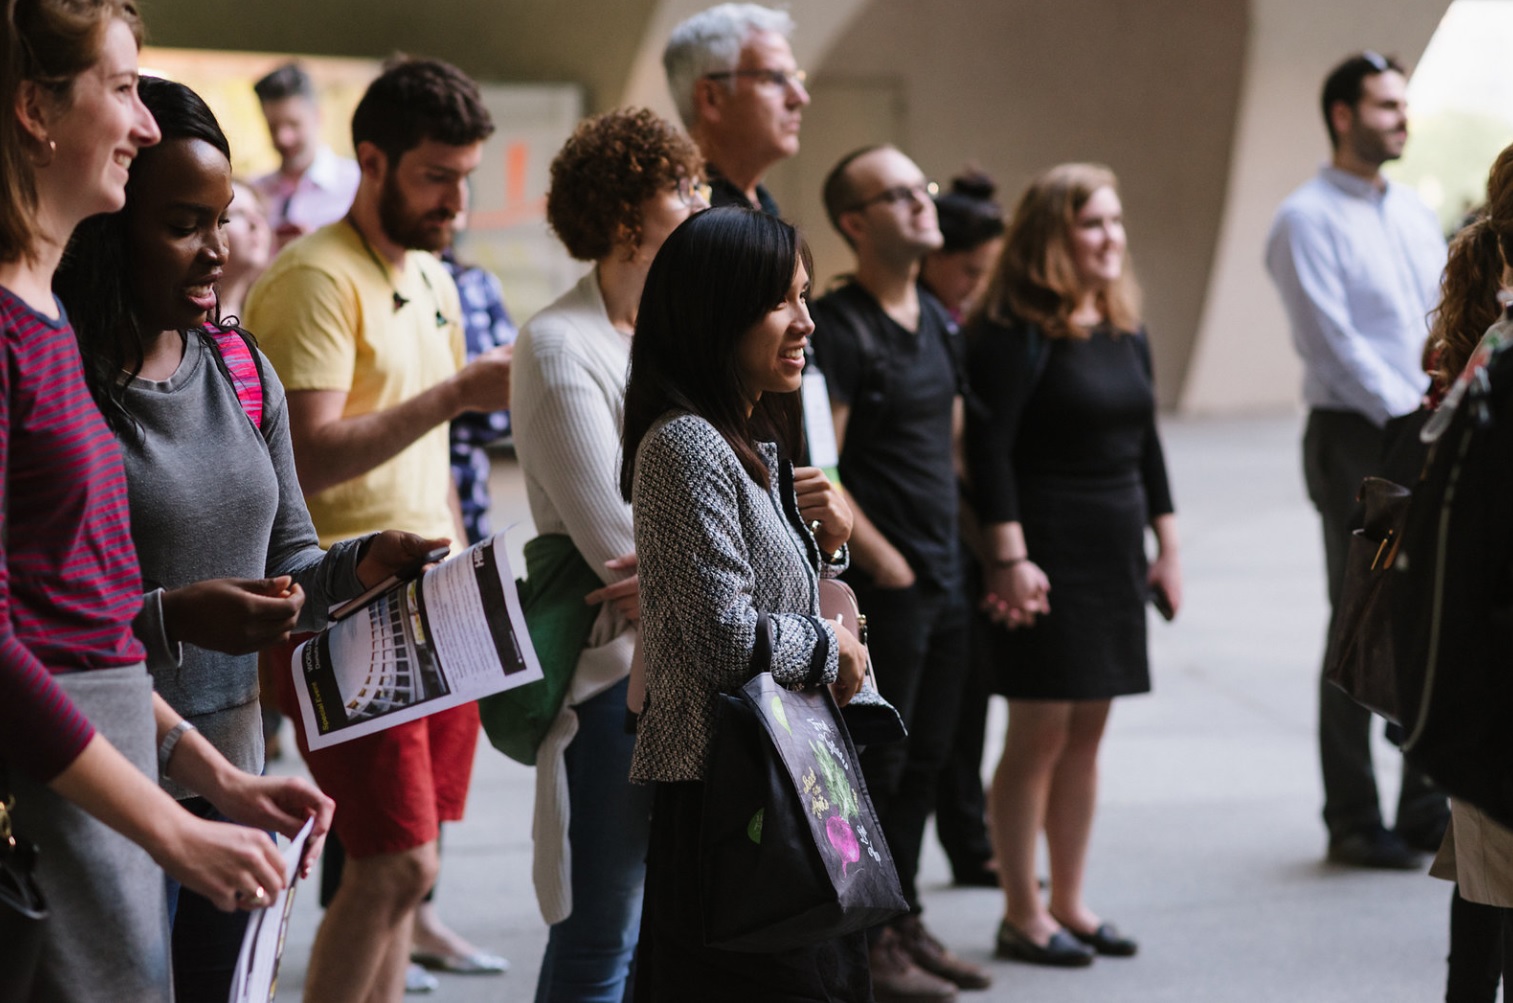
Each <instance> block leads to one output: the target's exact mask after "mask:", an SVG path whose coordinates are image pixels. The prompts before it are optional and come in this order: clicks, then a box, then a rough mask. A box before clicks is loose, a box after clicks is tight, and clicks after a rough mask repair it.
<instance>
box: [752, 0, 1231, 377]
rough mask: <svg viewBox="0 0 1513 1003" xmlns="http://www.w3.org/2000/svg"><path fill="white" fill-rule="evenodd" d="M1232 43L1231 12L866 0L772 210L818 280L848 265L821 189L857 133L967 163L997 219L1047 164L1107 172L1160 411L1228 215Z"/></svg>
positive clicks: (916, 153) (931, 168) (920, 156)
mask: <svg viewBox="0 0 1513 1003" xmlns="http://www.w3.org/2000/svg"><path fill="white" fill-rule="evenodd" d="M1245 30H1246V16H1245V4H1244V2H1243V0H1204V2H1197V0H1147V2H1144V3H1140V4H1114V3H1107V2H1105V0H1064V2H1060V3H1056V4H1048V3H1043V2H1038V0H943V2H938V3H930V4H921V3H918V2H916V0H873V2H872V3H871V4H869V5H868V6H867V8H866V10H865V12H864V13H863V14H861V15H860V16H858V17H856V18H854V19H853V20H852V22H851V24H850V26H849V28H848V29H847V30H846V31H844V32H843V33H842V34H841V35H840V36H839V37H838V38H837V40H836V42H835V44H834V46H833V47H832V48H831V50H830V52H829V53H828V54H827V55H826V56H825V57H824V59H823V61H822V62H821V63H820V64H819V66H818V67H817V72H815V74H814V77H815V88H814V91H815V105H814V107H813V108H812V110H811V113H810V114H809V115H808V117H807V118H806V124H805V131H804V138H803V149H802V150H801V152H800V153H799V156H798V157H797V158H795V163H794V164H793V166H792V167H790V168H785V170H784V171H780V172H778V174H777V178H776V182H775V184H774V189H775V194H777V195H778V198H779V201H780V202H781V203H782V205H783V207H784V210H785V211H787V212H791V213H792V214H794V215H795V216H796V217H797V218H799V219H800V220H801V221H802V222H804V223H806V224H807V228H808V230H809V231H810V234H811V239H812V240H813V241H814V243H815V245H816V252H817V257H818V258H819V262H818V267H817V271H818V272H819V274H820V275H822V276H823V275H827V274H830V273H833V272H835V271H838V270H841V269H842V268H844V267H847V266H849V260H848V258H847V256H846V255H845V254H844V251H843V249H841V247H840V244H839V242H838V241H836V240H835V239H834V238H833V237H831V236H830V235H829V232H828V224H827V223H826V222H825V221H824V215H823V210H822V209H821V206H820V201H819V185H818V181H817V179H818V178H820V177H823V175H824V173H825V171H826V170H828V168H829V166H830V165H831V164H832V163H833V162H834V161H835V160H836V159H837V158H838V157H839V155H840V154H841V153H843V152H845V150H846V149H849V148H851V147H853V146H855V145H857V140H859V139H861V138H862V137H860V136H858V135H856V133H857V132H858V130H857V128H856V125H857V123H880V122H888V121H890V120H891V124H892V131H891V133H890V134H886V135H873V136H870V137H867V138H869V139H870V140H871V141H877V140H892V141H894V142H896V143H898V144H899V145H900V146H901V147H902V148H903V149H904V150H905V152H907V153H909V154H910V155H911V156H913V157H914V159H915V160H916V161H918V162H919V164H920V166H921V167H922V168H923V169H924V170H925V172H926V174H928V175H930V176H931V177H934V178H937V179H939V180H941V181H943V182H944V181H945V180H947V179H948V178H949V177H950V176H951V175H952V174H953V173H955V172H956V171H958V170H959V169H960V168H961V167H962V165H963V164H964V163H965V162H966V161H968V160H975V161H977V162H978V163H979V164H981V165H982V166H983V167H984V168H985V169H986V170H987V171H988V172H989V173H991V174H992V175H994V177H996V178H997V179H998V181H999V184H1000V190H1001V195H1002V198H1003V199H1004V200H1005V202H1006V203H1010V204H1012V201H1013V200H1014V199H1015V198H1016V197H1017V195H1018V193H1019V191H1020V190H1021V189H1022V188H1023V187H1024V185H1025V184H1026V183H1027V182H1028V181H1029V180H1030V178H1031V177H1033V176H1034V175H1035V174H1036V173H1037V172H1039V171H1040V170H1042V169H1043V168H1046V167H1049V166H1051V165H1053V164H1056V163H1060V162H1062V161H1067V160H1095V161H1101V162H1103V163H1106V164H1108V165H1110V166H1111V167H1113V169H1114V170H1115V171H1116V172H1117V173H1118V174H1119V176H1120V179H1121V182H1122V185H1123V194H1124V203H1125V210H1126V215H1127V217H1128V228H1129V233H1130V247H1131V253H1132V256H1133V260H1134V262H1135V267H1136V270H1137V274H1138V275H1139V277H1140V279H1141V281H1142V283H1143V285H1144V286H1145V288H1146V290H1147V293H1148V295H1147V318H1148V323H1149V326H1150V330H1151V333H1152V338H1153V342H1154V346H1155V350H1156V366H1157V382H1158V386H1159V388H1160V390H1161V393H1162V399H1163V401H1164V402H1166V403H1168V404H1170V403H1172V402H1174V401H1175V400H1176V396H1177V391H1178V390H1179V388H1180V386H1181V378H1182V374H1183V371H1184V368H1185V361H1186V359H1187V357H1188V354H1189V351H1190V346H1191V343H1192V341H1193V338H1194V336H1195V333H1196V331H1197V327H1198V321H1199V317H1200V314H1201V311H1202V303H1203V294H1204V291H1205V286H1206V282H1207V276H1208V263H1209V260H1210V257H1211V255H1212V251H1213V248H1214V243H1215V238H1216V235H1217V230H1218V219H1219V215H1220V212H1221V210H1222V207H1223V204H1224V195H1225V191H1224V184H1225V179H1226V177H1227V173H1228V167H1229V154H1230V149H1231V146H1232V126H1233V110H1234V107H1235V103H1236V101H1237V100H1238V96H1239V88H1240V76H1241V73H1240V70H1241V62H1242V59H1243V54H1244V51H1245ZM827 123H828V124H829V126H827ZM822 127H835V128H838V129H841V130H843V131H844V132H845V133H847V135H846V137H845V141H844V142H842V143H836V142H833V141H832V138H831V137H829V136H827V135H825V134H824V132H823V129H822ZM816 161H817V162H816ZM795 177H796V178H797V179H800V180H801V183H798V184H794V183H791V182H792V181H793V180H794V179H795Z"/></svg>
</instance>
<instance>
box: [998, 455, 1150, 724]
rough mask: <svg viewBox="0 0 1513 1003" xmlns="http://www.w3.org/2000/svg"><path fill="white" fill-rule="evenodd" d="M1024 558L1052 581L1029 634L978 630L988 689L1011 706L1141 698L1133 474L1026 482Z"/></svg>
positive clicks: (1140, 496) (1140, 586)
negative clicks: (990, 669)
mask: <svg viewBox="0 0 1513 1003" xmlns="http://www.w3.org/2000/svg"><path fill="white" fill-rule="evenodd" d="M1020 509H1021V520H1022V524H1023V526H1024V533H1025V544H1026V546H1027V547H1028V549H1029V553H1030V558H1031V560H1033V561H1034V562H1035V563H1036V564H1037V565H1039V566H1040V569H1041V570H1042V571H1044V572H1045V574H1046V577H1047V578H1048V579H1050V583H1051V591H1050V594H1049V596H1048V598H1049V600H1050V604H1051V612H1050V614H1049V615H1046V616H1042V617H1038V618H1036V621H1035V626H1033V627H1021V628H1018V629H1016V630H1005V629H1003V628H1002V627H993V628H991V629H988V630H985V631H982V634H981V635H980V636H984V639H985V641H986V643H987V644H988V646H989V654H990V657H991V659H992V661H993V664H994V666H995V669H994V673H995V677H996V678H995V690H996V691H997V692H998V693H1001V694H1003V695H1004V696H1006V697H1008V698H1009V699H1011V700H1107V699H1110V698H1112V697H1119V696H1128V695H1131V694H1135V693H1148V692H1149V691H1150V688H1151V683H1150V665H1149V659H1148V657H1147V653H1146V629H1145V624H1146V620H1145V603H1146V598H1147V594H1148V588H1147V585H1146V574H1147V571H1148V565H1147V562H1146V557H1145V526H1146V522H1147V516H1146V498H1145V490H1144V487H1143V485H1142V484H1141V482H1140V480H1139V479H1138V477H1136V476H1130V477H1127V478H1124V477H1121V478H1117V479H1114V478H1110V479H1107V480H1099V479H1092V478H1034V479H1030V478H1026V479H1024V480H1023V481H1022V483H1021V487H1020Z"/></svg>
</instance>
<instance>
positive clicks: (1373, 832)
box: [1328, 825, 1424, 871]
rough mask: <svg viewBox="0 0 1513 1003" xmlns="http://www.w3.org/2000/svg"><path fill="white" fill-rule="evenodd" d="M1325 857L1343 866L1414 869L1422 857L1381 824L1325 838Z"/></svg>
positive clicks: (1387, 869) (1391, 869)
mask: <svg viewBox="0 0 1513 1003" xmlns="http://www.w3.org/2000/svg"><path fill="white" fill-rule="evenodd" d="M1328 860H1329V862H1330V863H1331V864H1344V865H1345V866H1347V867H1370V868H1375V869H1378V870H1385V871H1416V870H1418V869H1419V868H1420V867H1422V866H1423V863H1424V860H1423V857H1421V856H1420V855H1419V853H1418V851H1417V850H1415V849H1413V848H1412V847H1411V846H1409V845H1408V844H1407V843H1405V842H1403V838H1402V837H1401V836H1399V835H1398V834H1397V833H1395V832H1393V831H1391V830H1390V829H1386V828H1384V827H1383V826H1381V825H1375V826H1372V827H1370V828H1367V829H1357V830H1356V831H1354V832H1349V833H1345V834H1343V835H1340V836H1331V837H1330V838H1329V853H1328Z"/></svg>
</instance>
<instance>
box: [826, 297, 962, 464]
mask: <svg viewBox="0 0 1513 1003" xmlns="http://www.w3.org/2000/svg"><path fill="white" fill-rule="evenodd" d="M821 302H822V303H824V304H825V305H824V306H820V304H818V303H817V304H816V306H819V310H818V311H817V313H818V316H816V317H815V322H816V324H821V326H823V324H829V323H834V324H835V325H836V326H838V327H844V328H847V329H849V330H850V331H851V333H852V335H853V337H854V338H855V340H856V347H857V352H858V353H859V354H860V356H861V383H860V386H859V387H858V388H857V393H856V395H855V398H854V400H853V401H852V405H851V417H850V420H849V424H848V427H847V431H846V440H847V441H848V442H850V441H856V440H855V438H854V436H860V437H861V438H863V439H865V438H869V437H870V435H871V433H872V432H873V431H874V429H875V427H876V425H877V423H878V422H879V421H880V420H881V419H882V416H883V414H884V413H885V411H886V409H887V408H888V406H889V405H890V403H891V401H892V377H893V373H892V370H893V368H894V366H893V359H892V357H891V356H890V355H889V354H888V353H887V352H886V351H885V350H884V348H883V343H882V336H881V335H880V334H879V333H878V332H877V330H876V329H875V327H874V324H873V319H872V318H873V315H874V312H875V310H876V305H875V303H874V302H873V300H872V297H871V296H870V295H869V294H868V293H867V292H866V291H865V290H864V289H862V287H861V286H859V285H857V284H856V283H855V282H854V281H852V282H847V283H845V284H844V285H841V286H838V287H836V288H835V289H833V290H832V291H831V292H830V293H829V294H828V295H827V296H826V297H825V299H824V300H822V301H821ZM919 310H920V320H921V323H923V321H924V316H925V314H931V315H933V316H934V318H935V320H936V322H937V323H939V324H940V327H941V330H943V331H944V332H945V343H946V354H947V355H949V356H950V359H951V370H952V372H953V373H954V374H955V377H956V388H957V393H959V394H961V395H962V396H963V398H964V399H965V400H966V401H967V406H968V407H971V406H973V398H972V395H971V389H970V385H969V384H968V382H967V368H966V357H965V356H966V353H965V351H964V349H963V347H962V334H961V330H960V329H959V328H958V326H957V324H956V322H955V321H953V320H952V319H951V316H950V314H948V313H946V308H945V307H943V306H941V305H940V302H939V301H938V300H937V299H936V298H935V297H934V296H931V295H930V294H929V292H927V291H926V290H925V289H924V288H923V287H921V288H920V290H919ZM820 334H821V336H822V337H823V331H821V332H820ZM821 354H823V353H821ZM820 368H821V370H823V369H824V364H823V359H822V360H821V365H820ZM858 429H861V431H860V432H858V431H857V430H858Z"/></svg>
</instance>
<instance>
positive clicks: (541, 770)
mask: <svg viewBox="0 0 1513 1003" xmlns="http://www.w3.org/2000/svg"><path fill="white" fill-rule="evenodd" d="M551 170H552V184H551V191H550V192H549V193H548V195H547V200H546V216H547V221H548V222H549V223H550V224H551V226H552V229H553V230H554V231H556V233H557V236H558V237H559V238H560V239H561V240H562V243H563V244H565V245H566V246H567V250H568V253H569V254H571V255H572V256H573V257H574V258H577V259H578V260H580V261H591V262H593V265H594V267H593V268H592V269H591V270H590V271H589V273H588V274H587V275H585V276H584V277H583V279H582V280H581V281H580V282H579V283H578V284H577V285H576V286H574V287H573V288H572V289H571V290H570V291H568V292H567V294H566V295H564V296H563V297H562V298H561V299H559V300H557V301H556V302H555V303H553V304H552V305H551V306H549V307H547V308H546V309H545V310H542V311H541V312H540V313H538V314H537V315H536V316H534V317H532V318H531V320H530V321H529V322H528V323H527V324H526V325H525V327H524V328H523V329H522V330H521V332H520V337H519V339H518V340H517V341H516V343H515V358H514V367H513V370H512V373H511V404H512V410H511V420H512V421H513V423H514V434H515V451H516V454H517V455H518V456H519V458H520V468H521V470H522V471H523V472H524V473H525V481H526V492H527V495H528V497H529V500H530V506H531V517H532V519H533V520H534V521H535V523H536V530H537V532H539V533H540V534H542V535H543V536H546V535H548V534H556V535H558V538H559V539H561V540H563V541H564V542H565V541H571V547H572V549H574V550H576V552H577V554H578V555H581V560H582V561H584V562H587V567H588V568H589V569H592V574H593V575H596V576H597V577H598V579H599V580H598V582H597V583H593V582H591V583H590V584H597V585H599V586H601V587H599V588H597V589H595V590H593V591H591V592H589V594H588V595H587V597H586V598H585V601H586V602H588V603H591V604H602V605H600V606H599V611H598V617H597V619H596V620H595V621H594V623H593V626H592V627H591V628H590V630H589V634H588V638H587V641H586V643H585V645H584V647H583V649H582V651H581V652H580V654H579V657H578V663H577V667H576V669H575V670H574V673H573V678H572V683H571V685H570V688H569V690H568V695H567V706H566V707H565V708H564V709H563V711H562V714H561V715H560V716H559V717H558V720H557V722H556V724H555V725H553V727H552V729H551V731H550V732H548V734H547V737H546V739H545V740H544V742H543V743H542V747H541V749H540V752H539V753H538V757H537V773H536V776H537V780H536V866H535V876H536V891H537V897H538V899H539V900H540V903H541V911H542V915H543V916H545V917H546V920H547V922H549V923H551V924H552V929H551V934H550V937H549V938H548V941H547V946H546V955H545V957H544V958H543V959H542V962H541V975H540V978H539V981H538V982H537V985H536V1000H537V1001H538V1003H557V1001H573V1003H579V1001H606V1003H619V1001H620V1000H621V999H622V998H628V993H626V983H627V981H628V978H629V969H630V962H631V958H632V956H633V955H634V953H635V948H636V939H637V932H638V930H639V928H640V922H641V888H642V884H643V881H644V878H645V872H646V865H645V861H646V839H647V828H648V820H649V818H650V814H651V791H650V789H649V788H647V787H643V786H637V785H632V784H631V783H630V780H629V777H630V759H631V752H632V750H633V749H634V747H635V739H634V737H633V736H631V735H628V734H626V732H625V727H624V724H625V694H626V685H627V676H628V674H629V672H630V663H631V658H632V655H633V653H634V650H635V639H636V624H637V621H638V620H639V619H640V616H641V612H640V601H639V596H638V583H637V579H636V557H635V554H634V553H633V551H634V550H635V539H634V536H633V534H632V531H631V514H630V506H629V505H628V504H626V502H625V501H624V500H623V499H622V498H621V497H620V488H619V481H618V477H619V454H620V430H621V426H622V425H623V423H624V414H625V373H626V369H627V367H628V366H629V363H630V342H631V335H632V334H633V333H634V331H635V325H636V312H637V308H638V306H639V304H640V301H641V287H642V286H643V285H644V284H645V282H646V273H647V270H648V269H650V267H651V262H652V258H654V257H655V256H656V253H657V249H658V248H660V247H661V246H662V241H663V240H664V239H666V237H667V235H668V234H669V233H671V232H672V231H673V229H674V228H676V227H677V225H678V224H679V223H681V222H682V221H683V220H685V219H686V218H688V216H689V214H690V213H694V212H697V211H698V210H700V209H703V208H705V207H706V206H707V202H706V200H705V198H706V193H707V189H706V188H705V186H704V185H703V184H702V180H703V170H704V164H703V159H702V158H701V157H700V156H699V152H698V150H697V148H696V147H695V146H694V145H693V143H692V141H691V140H689V139H688V137H686V136H685V135H683V134H682V133H681V132H679V131H678V130H676V129H674V128H673V127H672V126H671V125H669V124H668V123H667V122H665V121H663V120H662V119H660V118H658V117H657V116H656V115H654V114H652V113H651V112H649V111H645V110H644V109H623V110H620V111H613V112H609V113H607V114H604V115H599V116H597V117H595V118H591V119H588V120H587V121H585V122H583V123H582V124H580V125H579V126H578V128H577V130H576V131H574V133H573V135H572V136H571V137H570V138H569V139H568V141H567V144H566V145H565V146H563V148H562V150H561V152H560V153H558V154H557V158H556V159H555V160H554V161H553V162H552V169H551ZM571 556H572V555H571V554H569V558H571ZM573 563H578V562H577V561H573ZM580 567H581V565H580ZM564 794H565V797H564Z"/></svg>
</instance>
